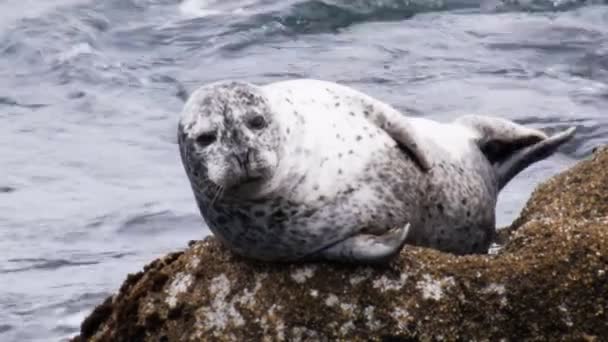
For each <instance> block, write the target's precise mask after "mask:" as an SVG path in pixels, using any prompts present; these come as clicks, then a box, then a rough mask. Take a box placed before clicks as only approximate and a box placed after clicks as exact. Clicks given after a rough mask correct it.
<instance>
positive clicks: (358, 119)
mask: <svg viewBox="0 0 608 342" xmlns="http://www.w3.org/2000/svg"><path fill="white" fill-rule="evenodd" d="M573 134H574V130H573V129H570V130H567V131H564V132H562V133H559V134H557V135H555V136H552V137H548V136H547V135H546V134H545V133H543V132H541V131H538V130H535V129H532V128H527V127H524V126H521V125H518V124H516V123H513V122H510V121H507V120H504V119H500V118H493V117H485V116H474V115H468V116H463V117H460V118H458V119H457V120H455V121H454V122H452V123H439V122H435V121H431V120H426V119H422V118H412V117H407V116H405V115H403V114H402V113H400V112H399V111H398V110H396V109H395V108H393V107H392V106H390V105H388V104H385V103H383V102H381V101H379V100H377V99H374V98H372V97H370V96H368V95H366V94H364V93H362V92H360V91H358V90H356V89H353V88H350V87H346V86H343V85H339V84H336V83H332V82H328V81H321V80H312V79H296V80H287V81H280V82H275V83H270V84H266V85H262V86H259V85H255V84H252V83H247V82H241V81H219V82H214V83H211V84H207V85H204V86H202V87H200V88H198V89H197V90H196V91H195V92H194V93H192V95H191V96H190V97H189V98H188V100H187V101H186V104H185V105H184V108H183V110H182V113H181V117H180V120H179V123H178V143H179V149H180V155H181V159H182V164H183V166H184V169H185V171H186V174H187V176H188V179H189V181H190V185H191V188H192V191H193V193H194V196H195V199H196V202H197V205H198V207H199V209H200V212H201V215H202V217H203V219H204V221H205V222H206V224H207V225H208V227H209V229H210V230H211V232H212V233H213V234H214V235H215V236H216V237H217V238H218V239H219V240H220V241H221V242H222V243H223V244H225V245H226V246H227V247H228V248H230V249H231V250H233V251H234V252H236V253H237V254H240V255H242V256H245V257H249V258H254V259H259V260H268V261H297V260H300V261H305V260H336V261H345V262H356V263H377V262H385V261H387V260H390V259H391V258H392V257H393V256H394V255H395V254H397V253H398V252H399V251H400V250H401V249H402V247H403V246H404V244H406V243H411V244H414V245H420V246H428V247H432V248H436V249H439V250H442V251H448V252H452V253H456V254H468V253H484V252H487V250H488V248H489V246H490V244H491V242H492V240H493V238H494V232H495V226H494V225H495V213H494V212H495V205H496V198H497V196H498V192H499V191H500V189H501V188H502V187H504V185H506V184H507V183H508V181H509V180H510V179H512V178H513V177H514V176H516V175H517V174H518V173H519V172H520V171H521V170H523V169H525V168H526V167H527V166H528V165H530V164H532V163H534V162H536V161H538V160H541V159H543V158H546V157H547V156H549V155H551V154H552V153H553V152H555V151H556V150H557V148H558V147H559V146H560V145H561V144H563V143H564V142H566V141H568V140H569V139H570V138H571V137H572V135H573Z"/></svg>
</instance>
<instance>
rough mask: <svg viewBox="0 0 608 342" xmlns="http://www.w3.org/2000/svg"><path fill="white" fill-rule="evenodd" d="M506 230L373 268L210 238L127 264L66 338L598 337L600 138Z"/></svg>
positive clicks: (604, 299)
mask: <svg viewBox="0 0 608 342" xmlns="http://www.w3.org/2000/svg"><path fill="white" fill-rule="evenodd" d="M504 232H505V233H504V234H503V235H505V236H504V239H505V241H506V242H505V245H504V247H503V248H502V249H501V250H500V252H499V253H498V254H495V255H476V256H461V257H458V256H454V255H450V254H447V253H441V252H438V251H434V250H431V249H425V248H418V247H412V246H406V247H405V248H404V249H403V251H402V252H401V254H400V255H399V256H398V257H397V258H396V259H394V260H393V261H392V262H391V263H390V264H388V265H384V266H374V267H369V266H352V265H340V264H330V263H314V264H313V263H310V264H290V265H288V264H265V263H260V262H254V261H250V260H245V259H243V258H240V257H238V256H235V255H234V254H232V253H231V252H229V251H228V250H227V249H225V248H223V247H222V246H220V245H219V243H218V242H217V241H216V240H215V239H214V238H212V237H208V238H206V239H204V240H202V241H196V242H192V243H191V244H190V246H189V248H187V249H186V250H185V251H183V252H176V253H172V254H169V255H167V256H165V257H163V258H161V259H158V260H156V261H154V262H152V263H151V264H149V265H148V266H146V267H145V268H144V270H143V271H142V272H139V273H137V274H133V275H129V276H128V277H127V279H126V281H125V282H124V284H123V285H122V287H121V288H120V290H119V291H118V293H117V294H116V295H114V296H112V297H110V298H108V299H106V301H105V302H104V303H102V304H101V305H99V306H98V307H97V308H96V309H95V310H94V311H93V312H92V313H91V314H90V315H89V317H88V318H87V319H86V320H85V321H84V322H83V324H82V329H81V333H80V335H79V336H77V337H75V338H74V341H190V340H197V341H198V340H205V341H216V340H217V341H281V340H285V341H298V340H313V341H325V340H349V341H358V340H386V341H418V340H421V341H428V340H438V339H444V340H471V339H474V340H478V341H481V340H491V341H495V340H499V339H506V340H507V341H519V340H522V339H525V340H568V341H570V340H586V341H601V340H603V339H605V338H607V336H608V148H603V149H599V150H598V151H597V152H596V153H594V154H593V155H592V156H591V157H590V158H589V159H588V160H586V161H583V162H581V163H579V164H578V165H576V166H575V167H573V168H572V169H571V170H568V171H566V172H564V173H562V174H560V175H557V176H556V177H554V178H552V179H550V180H548V181H547V182H545V183H544V184H542V185H540V186H539V187H538V188H537V189H536V190H535V192H534V193H533V195H532V197H531V199H530V201H529V202H528V204H527V206H526V208H525V209H524V210H523V211H522V214H521V217H520V218H518V219H517V220H516V221H515V222H514V223H513V225H512V226H511V227H509V228H508V229H506V230H505V231H504ZM507 234H508V236H507Z"/></svg>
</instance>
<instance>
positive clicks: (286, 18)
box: [0, 0, 608, 341]
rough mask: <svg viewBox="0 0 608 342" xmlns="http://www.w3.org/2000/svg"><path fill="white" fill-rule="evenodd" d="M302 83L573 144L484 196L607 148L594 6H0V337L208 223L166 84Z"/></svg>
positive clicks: (80, 0)
mask: <svg viewBox="0 0 608 342" xmlns="http://www.w3.org/2000/svg"><path fill="white" fill-rule="evenodd" d="M290 77H315V78H322V79H327V80H333V81H337V82H341V83H345V84H349V85H351V86H354V87H356V88H358V89H361V90H364V91H366V92H368V93H370V94H372V95H374V96H376V97H378V98H380V99H383V100H385V101H387V102H389V103H391V104H393V105H395V106H396V107H398V108H400V109H402V110H404V111H406V112H407V113H409V114H410V115H419V116H425V117H429V118H433V119H437V120H451V119H453V118H454V117H456V116H457V115H459V114H461V113H468V112H477V113H487V114H493V115H501V116H505V117H507V118H510V119H513V120H516V121H518V122H521V123H526V124H528V125H531V126H534V127H538V128H541V129H547V130H555V129H559V128H564V127H566V126H570V125H576V126H577V127H578V135H577V136H576V139H575V141H573V142H572V143H570V144H568V146H567V147H565V148H563V149H562V150H561V151H560V153H558V154H557V155H555V156H553V157H551V158H550V159H548V160H546V161H543V162H541V163H538V164H536V165H535V166H533V167H531V168H530V169H528V170H527V171H526V172H524V173H522V174H521V175H520V176H519V177H517V178H516V179H515V180H514V181H513V182H512V183H511V184H510V185H509V186H508V188H506V189H505V191H504V192H503V194H502V195H501V197H500V202H499V207H498V219H499V224H500V225H505V224H508V223H509V222H510V221H511V220H512V219H513V218H514V217H515V216H516V215H517V214H518V212H519V210H520V209H521V207H522V205H523V204H524V203H525V201H526V199H527V198H528V196H529V194H530V193H531V191H532V190H533V188H534V186H535V185H536V184H538V182H540V181H542V180H544V179H546V178H548V177H549V176H551V175H553V174H555V173H556V172H560V171H562V170H564V169H565V168H567V167H568V166H570V165H572V164H573V163H575V162H576V161H577V160H580V159H581V158H584V157H586V156H587V155H588V154H589V153H590V152H591V151H592V150H593V148H594V147H595V146H597V145H599V144H602V143H608V114H607V113H606V108H607V106H608V84H607V81H608V7H607V6H605V5H603V4H602V2H601V1H593V2H591V1H577V0H555V1H546V0H526V1H523V0H522V1H519V0H509V1H506V0H505V1H502V2H501V1H498V0H496V1H483V2H481V3H480V2H479V1H473V0H445V1H442V0H426V1H425V0H409V1H404V0H368V1H364V0H353V1H349V0H334V1H314V0H299V1H296V0H289V1H288V0H242V1H233V0H215V1H211V0H209V1H204V0H185V1H182V2H179V1H177V0H104V1H85V0H56V1H34V0H4V1H0V340H1V341H47V340H59V339H61V338H64V337H66V336H70V335H72V334H74V333H76V331H77V329H78V325H79V323H80V321H81V320H82V318H83V317H84V316H85V315H86V314H87V313H88V312H89V311H90V310H91V309H92V308H93V307H94V305H96V304H97V303H99V302H100V301H102V300H103V299H104V298H105V297H106V296H107V295H108V294H110V293H111V292H113V291H115V290H116V289H117V288H118V287H119V285H120V283H121V282H122V280H123V279H124V278H125V276H126V274H127V273H129V272H135V271H138V270H139V269H140V268H141V267H142V266H143V265H144V264H145V263H147V262H149V261H151V260H153V259H154V258H156V257H158V256H161V255H163V254H164V253H166V252H168V251H171V250H176V249H181V248H183V247H184V246H185V245H186V244H187V242H188V241H189V240H191V239H200V238H202V237H203V236H204V235H206V234H208V231H207V230H206V229H205V228H204V227H203V224H202V220H201V219H200V217H199V215H198V212H197V210H196V207H195V204H194V201H193V198H192V195H191V192H190V188H189V186H188V184H187V181H186V177H185V174H184V172H183V170H182V167H181V164H180V160H179V157H178V153H177V146H176V142H175V125H176V119H177V115H178V112H179V110H180V109H181V105H182V102H181V100H180V99H179V97H178V96H176V94H177V93H178V92H180V89H187V90H191V89H192V88H193V87H195V86H197V85H199V84H201V83H203V82H209V81H214V80H218V79H223V78H240V79H247V80H252V81H257V82H268V81H273V80H280V79H285V78H290Z"/></svg>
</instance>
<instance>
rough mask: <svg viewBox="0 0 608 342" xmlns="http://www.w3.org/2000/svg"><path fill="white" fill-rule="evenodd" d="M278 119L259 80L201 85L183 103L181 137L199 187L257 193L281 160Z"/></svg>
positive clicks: (206, 192) (201, 190) (236, 193)
mask: <svg viewBox="0 0 608 342" xmlns="http://www.w3.org/2000/svg"><path fill="white" fill-rule="evenodd" d="M278 125H279V124H278V120H276V116H275V115H273V112H272V111H271V110H270V106H269V104H268V101H267V100H266V98H265V97H264V96H263V94H262V93H261V91H260V89H259V88H258V87H256V86H255V85H252V84H249V83H244V82H217V83H212V84H210V85H206V86H203V87H201V88H199V89H197V90H196V91H195V92H194V93H193V94H192V95H191V96H190V97H189V99H188V101H187V102H186V104H185V105H184V109H183V111H182V114H181V118H180V121H179V125H178V142H179V147H180V152H181V157H182V161H183V164H184V167H185V169H186V173H187V174H188V177H189V179H190V182H191V183H192V186H193V188H194V190H195V193H197V194H200V195H206V196H207V197H209V196H214V195H215V194H216V193H217V192H218V191H220V190H228V191H227V192H226V194H227V195H229V196H238V197H246V198H255V197H256V196H257V195H259V194H260V193H261V192H263V191H264V189H265V188H266V187H268V186H269V181H270V180H271V178H272V176H273V175H274V173H275V171H276V169H277V167H278V161H279V153H280V151H279V143H280V136H279V127H278Z"/></svg>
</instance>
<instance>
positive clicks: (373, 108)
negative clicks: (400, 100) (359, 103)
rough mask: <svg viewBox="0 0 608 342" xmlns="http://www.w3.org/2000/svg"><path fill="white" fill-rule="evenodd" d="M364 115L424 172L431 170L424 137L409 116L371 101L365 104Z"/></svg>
mask: <svg viewBox="0 0 608 342" xmlns="http://www.w3.org/2000/svg"><path fill="white" fill-rule="evenodd" d="M364 114H365V117H366V118H367V119H368V120H370V121H371V122H372V123H374V124H375V125H376V126H378V127H380V128H381V129H382V130H384V131H385V132H386V133H387V134H388V135H389V136H390V137H391V138H393V139H394V140H395V141H396V142H397V144H398V145H399V147H401V149H402V150H403V151H404V152H405V153H407V154H408V155H409V156H410V158H412V160H413V161H414V162H415V163H416V164H417V165H418V167H420V169H421V170H422V171H423V172H427V171H429V170H430V169H431V167H432V163H431V159H430V155H429V153H427V152H426V151H424V149H423V147H424V146H423V145H424V141H423V139H422V136H421V134H420V133H419V132H417V131H416V128H415V127H414V126H413V125H412V123H411V122H410V120H409V119H408V117H407V116H405V115H403V114H402V113H400V112H399V111H398V110H396V109H395V108H393V107H391V106H389V105H387V104H384V103H377V102H373V103H372V101H371V100H370V101H369V103H366V104H365V109H364Z"/></svg>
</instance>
